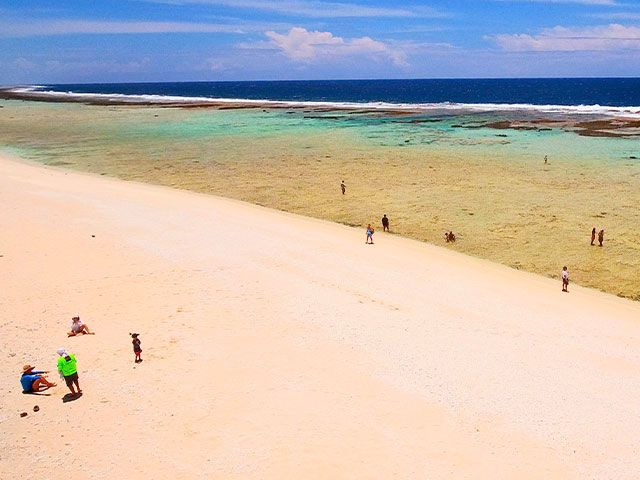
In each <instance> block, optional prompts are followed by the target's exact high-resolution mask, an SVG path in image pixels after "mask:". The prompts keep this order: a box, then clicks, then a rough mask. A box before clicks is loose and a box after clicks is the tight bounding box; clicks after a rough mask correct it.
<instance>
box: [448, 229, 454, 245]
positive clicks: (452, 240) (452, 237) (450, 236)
mask: <svg viewBox="0 0 640 480" xmlns="http://www.w3.org/2000/svg"><path fill="white" fill-rule="evenodd" d="M449 241H450V242H452V243H453V242H455V241H456V236H455V235H454V234H453V232H452V231H451V230H449Z"/></svg>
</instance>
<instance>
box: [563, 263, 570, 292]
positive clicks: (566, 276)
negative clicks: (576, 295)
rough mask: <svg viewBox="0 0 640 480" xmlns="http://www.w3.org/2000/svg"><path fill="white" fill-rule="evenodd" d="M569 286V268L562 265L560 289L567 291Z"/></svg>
mask: <svg viewBox="0 0 640 480" xmlns="http://www.w3.org/2000/svg"><path fill="white" fill-rule="evenodd" d="M568 288H569V270H567V267H562V291H563V292H568V291H569V290H568Z"/></svg>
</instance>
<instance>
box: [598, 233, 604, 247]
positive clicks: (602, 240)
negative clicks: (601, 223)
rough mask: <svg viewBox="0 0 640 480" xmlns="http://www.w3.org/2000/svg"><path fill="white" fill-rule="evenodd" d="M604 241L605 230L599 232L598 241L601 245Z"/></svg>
mask: <svg viewBox="0 0 640 480" xmlns="http://www.w3.org/2000/svg"><path fill="white" fill-rule="evenodd" d="M602 242H604V230H600V231H599V232H598V243H599V244H600V246H602Z"/></svg>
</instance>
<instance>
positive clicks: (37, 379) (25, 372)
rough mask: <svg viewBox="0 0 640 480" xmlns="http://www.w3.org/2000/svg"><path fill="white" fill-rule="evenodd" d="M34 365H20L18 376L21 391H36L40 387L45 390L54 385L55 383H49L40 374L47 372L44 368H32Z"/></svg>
mask: <svg viewBox="0 0 640 480" xmlns="http://www.w3.org/2000/svg"><path fill="white" fill-rule="evenodd" d="M34 368H35V367H32V366H31V365H25V366H24V367H22V376H21V377H20V384H21V385H22V393H37V392H39V391H40V387H44V388H43V390H46V389H48V388H51V387H55V386H56V384H55V383H51V382H50V381H49V380H47V379H46V378H45V377H44V376H43V375H42V374H43V373H49V372H47V371H45V370H34Z"/></svg>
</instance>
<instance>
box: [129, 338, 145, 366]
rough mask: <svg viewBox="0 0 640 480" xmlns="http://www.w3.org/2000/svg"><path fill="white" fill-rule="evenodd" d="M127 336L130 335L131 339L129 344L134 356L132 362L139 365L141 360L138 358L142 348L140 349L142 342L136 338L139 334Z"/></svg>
mask: <svg viewBox="0 0 640 480" xmlns="http://www.w3.org/2000/svg"><path fill="white" fill-rule="evenodd" d="M129 335H131V338H133V340H132V342H131V343H133V354H134V355H135V356H136V359H135V360H134V362H135V363H140V362H141V361H142V358H141V357H140V355H142V347H140V344H141V343H142V342H141V341H140V339H139V338H138V336H139V334H137V333H130V334H129Z"/></svg>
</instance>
